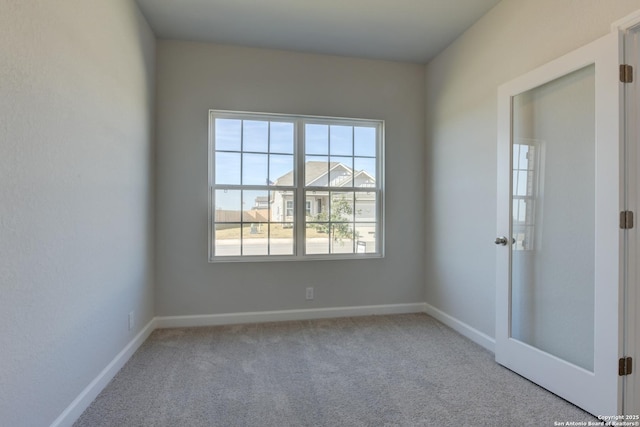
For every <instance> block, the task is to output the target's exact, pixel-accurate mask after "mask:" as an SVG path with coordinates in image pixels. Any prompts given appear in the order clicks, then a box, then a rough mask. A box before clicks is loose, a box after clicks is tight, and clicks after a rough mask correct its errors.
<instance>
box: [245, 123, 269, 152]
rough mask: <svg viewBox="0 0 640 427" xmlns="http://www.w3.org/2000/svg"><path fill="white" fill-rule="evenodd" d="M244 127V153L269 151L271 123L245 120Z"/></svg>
mask: <svg viewBox="0 0 640 427" xmlns="http://www.w3.org/2000/svg"><path fill="white" fill-rule="evenodd" d="M242 126H243V133H242V151H258V152H261V153H266V152H267V151H268V149H269V122H258V121H254V120H244V121H243V122H242Z"/></svg>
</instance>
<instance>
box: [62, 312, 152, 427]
mask: <svg viewBox="0 0 640 427" xmlns="http://www.w3.org/2000/svg"><path fill="white" fill-rule="evenodd" d="M155 329H156V319H155V318H153V319H151V321H150V322H149V323H147V325H146V326H145V327H144V328H143V329H142V330H141V331H140V332H139V333H138V334H137V335H136V336H135V337H134V338H133V339H132V340H131V341H130V342H129V344H127V346H126V347H125V348H124V349H122V351H121V352H120V353H118V355H117V356H116V357H115V358H114V359H113V360H112V361H111V362H110V363H109V364H108V365H107V366H106V367H105V368H104V369H103V370H102V372H100V373H99V374H98V376H97V377H95V378H94V380H93V381H91V383H89V385H88V386H87V387H85V389H84V390H82V392H81V393H80V394H79V395H78V397H76V398H75V399H74V401H73V402H71V404H70V405H69V406H68V407H67V409H65V410H64V411H63V412H62V414H60V416H59V417H58V418H56V420H55V421H54V422H53V423H52V424H51V427H66V426H72V425H73V423H74V422H76V420H77V419H78V418H80V415H82V413H83V412H84V410H85V409H87V407H88V406H89V405H90V404H91V402H93V400H94V399H95V398H96V397H97V396H98V395H99V394H100V392H101V391H102V390H103V389H104V388H105V387H106V386H107V384H109V381H111V380H112V379H113V377H114V376H115V375H116V374H117V373H118V371H119V370H120V369H121V368H122V367H123V366H124V364H125V363H127V360H129V358H130V357H131V356H132V355H133V353H135V352H136V350H137V349H138V348H139V347H140V346H141V345H142V343H143V342H144V341H145V340H146V339H147V338H148V337H149V335H150V334H151V332H153V331H154V330H155Z"/></svg>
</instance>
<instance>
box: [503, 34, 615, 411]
mask: <svg viewBox="0 0 640 427" xmlns="http://www.w3.org/2000/svg"><path fill="white" fill-rule="evenodd" d="M618 46H619V36H618V35H617V34H616V33H611V34H610V35H608V36H606V37H603V38H602V39H599V40H597V41H595V42H593V43H591V44H589V45H587V46H584V47H582V48H580V49H578V50H576V51H574V52H572V53H569V54H567V55H565V56H563V57H561V58H559V59H557V60H554V61H552V62H550V63H548V64H546V65H544V66H542V67H540V68H538V69H536V70H533V71H531V72H529V73H527V74H526V75H524V76H521V77H519V78H517V79H515V80H512V81H510V82H508V83H506V84H504V85H502V86H500V88H499V90H498V108H499V111H498V117H499V123H498V153H499V154H498V224H497V226H498V227H497V231H498V235H497V236H498V238H497V239H496V244H497V259H498V261H497V284H496V286H497V293H496V294H497V301H496V312H497V315H496V361H497V362H498V363H500V364H502V365H504V366H506V367H507V368H509V369H511V370H513V371H515V372H517V373H519V374H521V375H522V376H524V377H526V378H528V379H530V380H532V381H533V382H535V383H537V384H539V385H541V386H542V387H544V388H546V389H548V390H550V391H551V392H553V393H555V394H557V395H559V396H561V397H563V398H564V399H566V400H568V401H570V402H572V403H574V404H575V405H577V406H579V407H581V408H583V409H585V410H586V411H588V412H590V413H592V414H594V415H615V414H619V413H621V402H622V399H621V390H622V387H621V382H620V377H619V376H618V359H619V357H620V354H621V345H622V340H621V332H622V328H621V326H620V325H621V319H622V313H621V310H620V308H621V305H620V287H621V279H622V275H621V271H622V270H623V268H622V259H621V253H622V252H621V245H622V238H621V237H622V231H621V230H620V211H621V206H622V197H621V191H622V188H621V155H622V151H621V148H620V147H621V131H620V129H621V124H620V117H621V116H620V111H621V110H620V109H621V106H620V101H621V93H622V92H621V91H622V84H621V83H620V79H619V64H620V62H619V49H618Z"/></svg>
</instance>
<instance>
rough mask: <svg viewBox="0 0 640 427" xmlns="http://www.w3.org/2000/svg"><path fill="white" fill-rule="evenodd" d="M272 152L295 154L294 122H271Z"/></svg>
mask: <svg viewBox="0 0 640 427" xmlns="http://www.w3.org/2000/svg"><path fill="white" fill-rule="evenodd" d="M269 150H270V151H271V152H272V153H290V154H293V123H282V122H271V147H270V148H269Z"/></svg>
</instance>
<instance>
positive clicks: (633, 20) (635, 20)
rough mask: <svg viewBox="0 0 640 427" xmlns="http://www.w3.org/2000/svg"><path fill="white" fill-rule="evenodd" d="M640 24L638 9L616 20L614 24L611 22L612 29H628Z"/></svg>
mask: <svg viewBox="0 0 640 427" xmlns="http://www.w3.org/2000/svg"><path fill="white" fill-rule="evenodd" d="M638 24H640V10H636V11H635V12H633V13H630V14H629V15H627V16H625V17H624V18H621V19H618V20H617V21H615V22H614V23H613V24H611V31H612V32H617V31H626V30H629V29H631V28H633V27H635V26H636V25H638Z"/></svg>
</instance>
